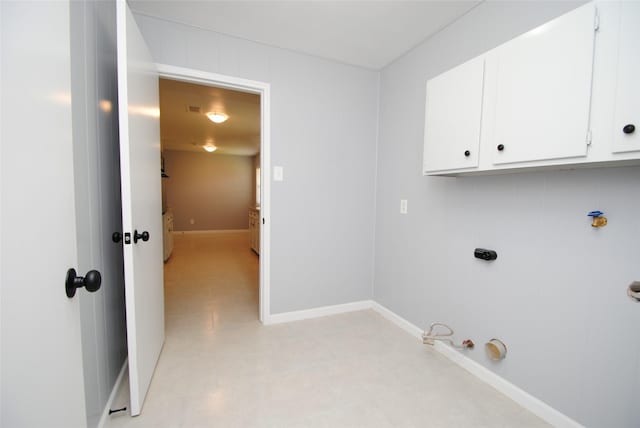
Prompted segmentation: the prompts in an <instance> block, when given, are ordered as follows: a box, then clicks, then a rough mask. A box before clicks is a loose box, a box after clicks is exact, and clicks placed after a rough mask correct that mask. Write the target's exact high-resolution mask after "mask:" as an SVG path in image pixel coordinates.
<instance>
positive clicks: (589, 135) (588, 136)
mask: <svg viewBox="0 0 640 428" xmlns="http://www.w3.org/2000/svg"><path fill="white" fill-rule="evenodd" d="M591 139H592V135H591V130H588V131H587V138H586V142H587V146H590V145H591Z"/></svg>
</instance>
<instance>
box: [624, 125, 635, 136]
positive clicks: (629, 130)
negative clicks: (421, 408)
mask: <svg viewBox="0 0 640 428" xmlns="http://www.w3.org/2000/svg"><path fill="white" fill-rule="evenodd" d="M635 130H636V126H635V125H634V124H633V123H630V124H628V125H625V126H624V128H622V132H624V133H625V134H633V132H634V131H635Z"/></svg>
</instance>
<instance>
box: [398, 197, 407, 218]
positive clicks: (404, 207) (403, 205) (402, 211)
mask: <svg viewBox="0 0 640 428" xmlns="http://www.w3.org/2000/svg"><path fill="white" fill-rule="evenodd" d="M406 213H407V200H406V199H400V214H406Z"/></svg>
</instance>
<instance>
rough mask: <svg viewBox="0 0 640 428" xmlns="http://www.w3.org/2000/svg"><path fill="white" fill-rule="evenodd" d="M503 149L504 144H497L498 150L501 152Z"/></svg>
mask: <svg viewBox="0 0 640 428" xmlns="http://www.w3.org/2000/svg"><path fill="white" fill-rule="evenodd" d="M503 150H504V144H498V151H499V152H501V151H503Z"/></svg>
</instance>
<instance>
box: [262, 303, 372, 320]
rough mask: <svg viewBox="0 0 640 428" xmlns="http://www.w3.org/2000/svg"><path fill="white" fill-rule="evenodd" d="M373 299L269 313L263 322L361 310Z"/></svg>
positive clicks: (317, 316) (367, 307)
mask: <svg viewBox="0 0 640 428" xmlns="http://www.w3.org/2000/svg"><path fill="white" fill-rule="evenodd" d="M372 305H373V301H371V300H360V301H357V302H351V303H343V304H340V305H331V306H321V307H319V308H312V309H304V310H301V311H292V312H282V313H279V314H271V315H269V317H268V318H267V319H266V321H265V324H266V325H270V324H280V323H284V322H291V321H300V320H306V319H310V318H319V317H326V316H328V315H337V314H342V313H345V312H354V311H363V310H365V309H371V308H372Z"/></svg>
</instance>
